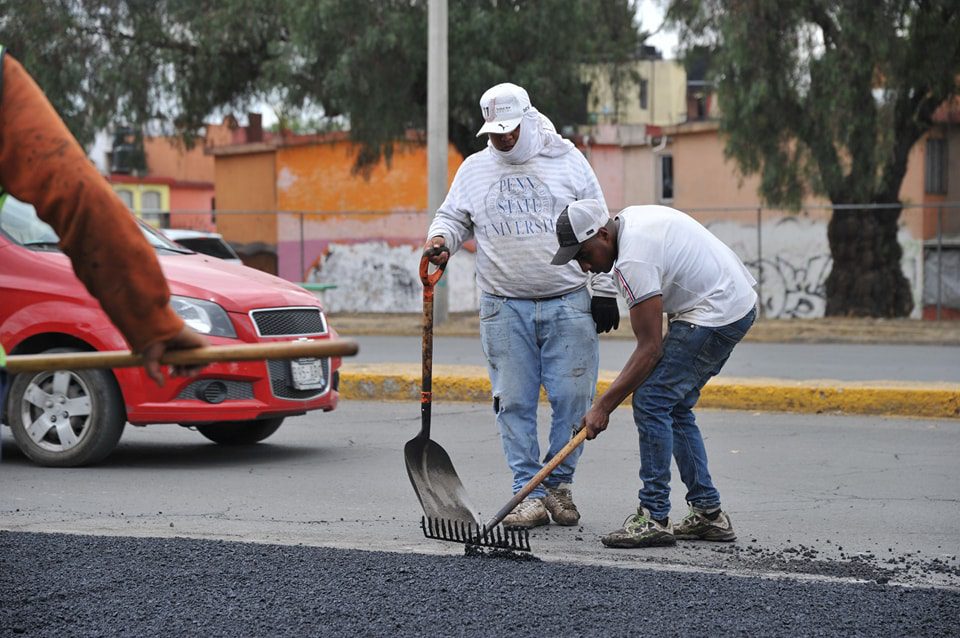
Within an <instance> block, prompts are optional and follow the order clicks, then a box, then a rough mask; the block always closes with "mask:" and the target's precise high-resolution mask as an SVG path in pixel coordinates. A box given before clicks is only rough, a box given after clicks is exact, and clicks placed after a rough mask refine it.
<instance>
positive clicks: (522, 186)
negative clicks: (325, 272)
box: [424, 83, 620, 528]
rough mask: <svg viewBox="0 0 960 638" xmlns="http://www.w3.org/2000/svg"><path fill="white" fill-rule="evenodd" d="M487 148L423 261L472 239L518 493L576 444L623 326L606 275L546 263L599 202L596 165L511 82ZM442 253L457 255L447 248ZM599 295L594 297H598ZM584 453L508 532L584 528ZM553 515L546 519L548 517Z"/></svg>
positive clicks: (473, 159)
mask: <svg viewBox="0 0 960 638" xmlns="http://www.w3.org/2000/svg"><path fill="white" fill-rule="evenodd" d="M480 108H481V111H482V112H483V119H484V125H483V127H482V128H481V129H480V131H479V132H478V133H477V136H478V137H479V136H481V135H487V136H488V142H487V147H486V148H485V149H483V150H482V151H479V152H477V153H474V154H473V155H471V156H470V157H468V158H467V159H466V160H464V162H463V164H462V165H461V166H460V168H459V170H458V171H457V174H456V177H454V180H453V184H452V185H451V187H450V192H449V193H447V197H446V199H445V200H444V202H443V204H442V205H441V206H440V209H439V210H437V214H436V216H435V218H434V221H433V223H432V224H431V225H430V229H429V231H428V232H427V237H428V238H429V239H428V240H427V242H426V245H425V246H424V253H425V254H426V255H427V256H428V257H429V258H430V260H431V261H432V262H433V263H434V264H441V263H445V262H446V260H447V259H448V258H449V255H450V254H453V253H455V252H456V251H457V250H459V248H460V247H461V246H462V245H463V242H465V241H466V240H468V239H470V238H471V237H473V238H475V239H476V244H477V256H476V260H477V261H476V270H477V285H478V286H479V288H480V290H481V293H482V294H481V297H480V338H481V343H482V346H483V352H484V354H485V355H486V358H487V368H488V372H489V375H490V383H491V385H492V387H493V410H494V412H495V413H496V419H497V426H498V428H499V430H500V439H501V442H502V444H503V451H504V454H505V456H506V460H507V464H508V465H509V467H510V469H511V471H512V472H513V492H514V493H517V492H518V491H520V489H521V488H522V487H523V486H524V485H525V484H526V483H527V482H528V481H529V480H530V479H531V478H533V476H534V475H535V474H536V473H537V472H538V471H540V469H541V468H542V467H543V464H544V463H546V462H547V461H549V460H550V459H551V458H552V457H553V456H554V455H555V454H556V453H557V452H559V451H560V449H561V448H563V446H564V445H565V444H566V443H567V442H568V441H569V440H570V435H571V430H572V428H573V426H574V425H576V424H577V423H580V420H581V419H582V418H583V415H584V413H585V412H586V411H587V409H588V408H589V407H590V403H591V401H592V400H593V395H594V392H595V390H596V384H597V369H598V340H597V334H598V333H599V332H607V331H609V330H611V329H615V328H616V327H617V326H618V325H619V322H620V313H619V310H618V307H617V301H616V294H617V293H616V287H615V285H614V284H613V282H612V280H611V279H610V278H609V276H601V277H596V278H594V279H593V281H592V282H591V285H590V287H589V288H588V285H587V284H588V279H589V277H588V276H587V275H586V274H584V273H583V272H581V270H580V269H579V268H578V267H577V266H576V264H568V266H567V267H566V268H562V269H561V268H557V267H556V266H551V265H550V259H551V257H552V255H553V254H554V252H555V251H556V250H557V238H556V220H557V217H558V216H559V215H560V212H561V211H562V210H563V209H564V207H566V205H567V204H569V203H570V202H572V201H575V200H578V199H584V198H594V199H597V200H599V201H601V202H602V201H604V200H603V193H601V191H600V185H599V183H598V182H597V178H596V175H594V173H593V169H591V168H590V164H589V163H588V162H587V160H586V158H585V157H584V156H583V154H582V153H580V151H578V150H577V149H576V148H575V147H574V145H573V144H572V143H571V142H569V141H568V140H565V139H563V138H562V137H561V136H560V135H558V134H557V132H556V129H555V128H554V126H553V124H552V123H551V122H550V120H548V119H547V118H546V117H545V116H543V115H541V114H540V113H539V112H538V111H537V109H535V108H534V107H533V106H532V105H531V103H530V98H529V96H528V95H527V92H526V91H525V90H524V89H522V88H521V87H519V86H517V85H515V84H509V83H505V84H498V85H496V86H494V87H492V88H491V89H489V90H487V91H486V92H485V93H484V94H483V96H482V97H481V98H480ZM442 248H445V249H446V250H448V251H449V253H448V252H446V251H444V250H441V249H442ZM591 289H592V294H593V296H592V298H591ZM541 386H542V387H543V388H545V389H546V391H547V395H548V397H549V399H550V406H551V408H552V412H553V416H552V421H551V427H550V437H549V449H548V450H547V453H546V455H544V459H543V461H541V460H540V446H539V443H538V441H537V404H538V401H539V397H540V388H541ZM578 457H579V451H577V452H574V453H572V454H570V455H569V456H568V457H567V458H566V459H565V460H564V462H563V463H561V464H560V465H559V466H558V467H557V468H556V469H555V470H554V471H553V473H552V474H551V475H550V476H549V477H548V478H547V479H546V480H545V481H544V482H543V485H542V486H538V487H537V488H536V489H535V490H534V491H533V492H531V493H530V495H529V497H528V498H527V499H525V500H524V501H523V502H521V503H520V504H519V505H518V506H517V507H516V508H515V509H514V510H513V512H511V513H510V515H509V516H507V518H506V519H505V520H504V525H506V526H508V527H518V528H530V527H536V526H539V525H546V524H547V523H549V522H550V517H551V516H552V517H553V520H554V522H555V523H557V524H559V525H576V524H577V522H578V521H579V520H580V513H579V512H578V511H577V507H576V505H575V504H574V502H573V495H572V491H571V483H572V482H573V475H574V470H575V468H576V465H577V460H578ZM548 512H549V513H548Z"/></svg>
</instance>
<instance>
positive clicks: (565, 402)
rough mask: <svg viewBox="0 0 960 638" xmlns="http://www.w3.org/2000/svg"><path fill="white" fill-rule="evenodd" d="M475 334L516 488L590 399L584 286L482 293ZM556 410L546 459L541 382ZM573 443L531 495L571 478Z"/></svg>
mask: <svg viewBox="0 0 960 638" xmlns="http://www.w3.org/2000/svg"><path fill="white" fill-rule="evenodd" d="M480 341H481V344H482V345H483V353H484V354H485V355H486V357H487V369H488V371H489V373H490V384H491V385H492V386H493V406H494V411H495V412H496V414H497V427H498V428H499V429H500V441H501V443H502V444H503V452H504V455H505V456H506V459H507V465H509V466H510V470H511V471H512V472H513V493H514V494H516V493H517V492H519V491H520V488H522V487H523V486H524V485H525V484H526V483H527V482H528V481H529V480H530V479H532V478H533V476H534V474H536V473H537V472H539V471H540V470H541V469H542V468H543V464H542V463H546V462H547V461H549V460H550V459H551V458H553V456H554V455H555V454H556V453H557V452H559V451H560V450H561V449H562V448H563V446H564V445H566V444H567V443H568V442H569V441H570V437H571V434H572V432H573V428H574V426H576V425H578V424H579V423H580V420H581V419H582V418H583V415H584V414H586V412H587V410H588V409H589V408H590V404H591V403H592V402H593V395H594V392H595V391H596V387H597V368H598V367H599V351H598V347H599V342H598V340H597V327H596V324H595V323H594V322H593V316H592V315H591V314H590V294H589V293H588V292H587V290H586V288H582V289H580V290H577V291H574V292H572V293H569V294H567V295H563V296H562V297H555V298H552V299H548V300H543V301H537V300H532V299H512V298H507V297H498V296H496V295H490V294H487V293H483V295H481V297H480ZM541 386H543V387H544V388H545V389H546V391H547V396H548V397H549V399H550V407H551V408H552V410H553V417H552V420H551V424H550V439H549V441H550V447H549V450H548V451H547V454H546V455H545V457H544V459H543V462H541V461H540V444H539V442H538V440H537V404H538V403H539V400H540V387H541ZM582 449H583V447H582V446H581V447H580V448H579V449H577V450H574V451H573V452H572V453H571V454H570V455H569V456H568V457H567V458H566V459H564V461H563V462H562V463H560V465H558V466H557V468H556V469H555V470H554V471H553V472H552V473H551V475H550V476H549V477H547V479H546V480H545V481H544V482H543V484H542V485H538V486H537V488H536V489H535V490H534V491H533V492H531V493H530V495H529V497H528V498H542V497H544V496H546V492H545V491H544V486H548V487H554V486H556V485H559V484H560V483H571V482H573V473H574V470H575V469H576V466H577V459H578V458H579V457H580V452H581V450H582Z"/></svg>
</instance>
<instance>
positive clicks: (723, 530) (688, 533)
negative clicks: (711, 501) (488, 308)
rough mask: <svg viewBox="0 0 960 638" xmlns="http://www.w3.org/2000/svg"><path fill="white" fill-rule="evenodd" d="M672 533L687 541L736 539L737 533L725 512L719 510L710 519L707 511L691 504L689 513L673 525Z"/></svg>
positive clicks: (726, 540) (727, 540)
mask: <svg viewBox="0 0 960 638" xmlns="http://www.w3.org/2000/svg"><path fill="white" fill-rule="evenodd" d="M711 514H712V513H711ZM673 534H674V536H676V537H677V538H678V539H681V540H689V541H719V542H729V541H735V540H737V535H736V533H735V532H734V531H733V523H731V522H730V517H729V516H728V515H727V513H726V512H724V511H723V510H719V511H718V512H717V515H716V517H714V519H713V520H711V519H710V518H709V517H708V515H707V512H705V511H704V510H701V509H699V508H696V507H694V506H693V505H690V513H689V514H687V515H686V516H685V517H684V519H683V520H682V521H680V522H679V523H677V524H676V525H674V526H673Z"/></svg>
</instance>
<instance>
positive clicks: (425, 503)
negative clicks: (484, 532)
mask: <svg viewBox="0 0 960 638" xmlns="http://www.w3.org/2000/svg"><path fill="white" fill-rule="evenodd" d="M403 456H404V460H405V461H406V464H407V474H408V475H409V476H410V483H411V484H412V485H413V491H414V492H416V494H417V498H418V499H420V506H421V507H423V512H424V514H425V515H426V516H427V518H434V519H447V520H453V521H463V522H471V523H474V524H476V525H480V524H481V523H480V515H479V514H478V513H477V510H476V508H474V507H473V504H472V503H471V502H470V497H469V496H468V495H467V490H466V489H464V487H463V483H462V482H461V481H460V477H459V476H457V471H456V470H455V469H454V468H453V463H452V462H451V461H450V456H449V455H448V454H447V452H446V450H444V449H443V448H442V447H440V445H439V444H438V443H437V442H436V441H432V440H431V439H426V438H420V437H417V438H414V439H411V440H410V441H407V444H406V446H404V448H403Z"/></svg>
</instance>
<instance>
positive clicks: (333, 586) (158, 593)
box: [0, 532, 960, 636]
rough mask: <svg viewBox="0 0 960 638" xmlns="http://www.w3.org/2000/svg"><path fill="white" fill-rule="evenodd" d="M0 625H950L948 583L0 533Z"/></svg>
mask: <svg viewBox="0 0 960 638" xmlns="http://www.w3.org/2000/svg"><path fill="white" fill-rule="evenodd" d="M0 600H2V605H0V636H14V635H29V636H54V635H56V636H92V635H96V636H145V635H151V636H183V635H202V636H237V635H246V636H304V635H311V636H343V635H371V636H385V635H390V636H406V635H432V636H464V635H468V636H472V635H509V636H532V635H544V634H552V635H564V636H578V635H591V636H597V635H641V634H642V635H654V636H660V635H663V636H674V635H701V634H710V635H734V634H739V635H748V636H784V635H793V636H877V635H892V636H955V635H958V634H960V592H958V591H957V590H956V589H949V588H921V587H901V586H890V585H883V584H879V583H877V582H865V583H847V582H824V581H803V580H797V579H776V578H753V577H744V576H733V575H726V574H722V573H702V572H695V571H690V572H686V571H684V572H678V571H653V570H639V569H619V568H612V567H598V566H584V565H571V564H562V563H556V562H546V561H536V560H533V561H517V560H509V557H498V556H496V555H491V554H482V555H478V556H474V557H469V556H432V555H423V554H397V553H385V552H375V551H369V552H364V551H355V550H337V549H327V548H317V547H304V546H276V545H260V544H252V543H249V544H248V543H236V542H226V541H208V540H192V539H181V538H175V539H155V538H129V537H124V538H121V537H94V536H73V535H62V534H33V533H19V532H0Z"/></svg>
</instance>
